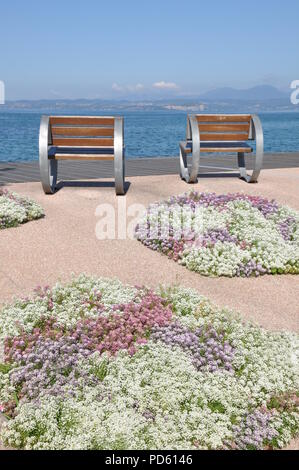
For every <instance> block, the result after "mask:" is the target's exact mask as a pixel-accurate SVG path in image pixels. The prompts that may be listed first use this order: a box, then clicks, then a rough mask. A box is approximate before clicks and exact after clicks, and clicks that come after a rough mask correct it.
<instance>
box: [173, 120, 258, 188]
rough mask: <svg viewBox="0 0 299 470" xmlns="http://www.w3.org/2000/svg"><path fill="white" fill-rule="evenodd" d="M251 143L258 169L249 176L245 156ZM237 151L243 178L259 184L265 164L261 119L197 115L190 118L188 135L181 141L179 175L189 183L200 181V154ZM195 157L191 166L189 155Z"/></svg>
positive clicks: (249, 149) (250, 149)
mask: <svg viewBox="0 0 299 470" xmlns="http://www.w3.org/2000/svg"><path fill="white" fill-rule="evenodd" d="M249 140H256V149H257V151H256V159H255V168H254V171H253V173H252V175H251V176H249V175H247V172H246V167H245V159H244V154H245V153H246V154H249V153H252V152H253V148H252V147H251V146H250V145H248V143H247V142H248V141H249ZM202 152H208V153H223V152H235V153H237V154H238V163H239V169H240V176H241V178H242V179H245V180H246V181H248V182H257V179H258V176H259V173H260V170H261V168H262V161H263V131H262V126H261V123H260V120H259V118H258V117H257V116H256V115H253V116H251V115H249V114H241V115H240V114H198V115H190V116H188V121H187V135H186V140H185V141H184V142H180V174H181V178H182V179H184V180H186V181H187V182H188V183H195V182H196V181H197V176H198V170H199V162H200V154H201V153H202ZM190 154H192V166H191V168H190V167H189V166H188V162H187V159H186V156H187V155H190Z"/></svg>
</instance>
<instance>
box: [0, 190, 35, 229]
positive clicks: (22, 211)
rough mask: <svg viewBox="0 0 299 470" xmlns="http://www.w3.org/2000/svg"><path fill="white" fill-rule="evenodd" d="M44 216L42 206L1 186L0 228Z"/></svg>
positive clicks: (14, 225) (15, 225)
mask: <svg viewBox="0 0 299 470" xmlns="http://www.w3.org/2000/svg"><path fill="white" fill-rule="evenodd" d="M43 216H44V211H43V209H42V207H41V206H40V205H39V204H37V203H36V202H34V201H32V200H31V199H29V198H27V197H22V196H19V195H18V194H17V193H14V192H10V191H7V189H1V188H0V230H1V229H5V228H10V227H17V226H18V225H20V224H23V223H25V222H28V221H29V220H34V219H40V218H41V217H43Z"/></svg>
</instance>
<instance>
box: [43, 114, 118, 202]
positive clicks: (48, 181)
mask: <svg viewBox="0 0 299 470" xmlns="http://www.w3.org/2000/svg"><path fill="white" fill-rule="evenodd" d="M53 117H54V116H53ZM59 117H60V116H59ZM65 117H66V118H72V117H73V116H65ZM76 117H79V116H76ZM82 117H85V116H82ZM97 117H98V116H92V118H97ZM103 117H104V118H106V116H103ZM52 148H53V142H52V131H51V123H50V116H42V117H41V123H40V131H39V167H40V176H41V183H42V187H43V190H44V192H45V193H46V194H53V193H54V192H55V188H56V183H57V173H58V160H59V158H55V157H54V158H53V157H52V156H51V153H50V151H51V149H52ZM72 148H74V147H67V150H68V151H71V150H72ZM79 148H85V147H83V146H82V145H81V146H80V147H79ZM88 148H89V147H88ZM111 148H112V149H113V151H114V153H113V155H112V154H111V157H113V156H114V157H113V158H110V159H113V160H114V177H115V192H116V194H117V195H124V194H125V187H124V185H125V147H124V120H123V117H119V116H117V117H114V147H111ZM89 149H91V148H89ZM76 150H78V147H76ZM92 150H93V151H94V152H93V153H92V154H89V155H88V157H89V158H88V159H89V160H91V159H94V160H102V159H103V158H101V153H103V149H101V151H100V149H97V148H96V147H92ZM78 157H79V158H78V159H80V160H81V161H84V156H81V157H80V154H78ZM70 159H71V158H70ZM76 160H77V158H76Z"/></svg>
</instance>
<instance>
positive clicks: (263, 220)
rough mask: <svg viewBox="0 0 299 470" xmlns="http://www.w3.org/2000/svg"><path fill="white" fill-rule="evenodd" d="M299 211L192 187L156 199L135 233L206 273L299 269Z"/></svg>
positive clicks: (246, 273) (257, 273) (294, 271)
mask: <svg viewBox="0 0 299 470" xmlns="http://www.w3.org/2000/svg"><path fill="white" fill-rule="evenodd" d="M298 229H299V215H298V214H297V213H296V212H295V211H293V210H291V209H289V208H287V207H280V206H279V205H278V204H277V202H276V201H274V200H271V201H270V200H268V199H266V198H263V197H260V196H252V195H246V194H241V193H236V194H220V195H217V194H215V193H197V192H191V193H189V194H183V195H180V196H173V197H171V198H170V199H168V200H167V201H162V202H161V203H157V204H152V205H151V206H149V208H148V211H147V214H146V215H145V216H144V217H143V219H142V220H141V221H140V223H139V224H138V225H137V227H136V230H135V234H136V238H137V239H138V240H139V241H141V242H142V243H143V244H144V245H145V246H147V247H148V248H151V249H152V250H154V251H159V252H161V253H163V254H165V255H167V256H168V257H169V258H171V259H173V260H174V261H177V262H179V263H180V264H183V265H184V266H186V267H187V268H188V269H190V270H191V271H196V272H199V273H200V274H203V275H208V276H215V275H216V276H228V277H233V276H244V277H249V276H261V275H264V274H284V273H287V274H297V273H298V272H299V242H298V236H297V235H296V233H297V230H298Z"/></svg>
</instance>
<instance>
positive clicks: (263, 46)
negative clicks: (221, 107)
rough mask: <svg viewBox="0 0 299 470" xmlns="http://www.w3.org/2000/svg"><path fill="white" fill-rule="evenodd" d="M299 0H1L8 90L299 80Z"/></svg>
mask: <svg viewBox="0 0 299 470" xmlns="http://www.w3.org/2000/svg"><path fill="white" fill-rule="evenodd" d="M298 21H299V1H298V0H284V1H281V0H272V1H268V0H250V1H249V2H247V1H241V0H222V1H220V0H210V1H201V0H181V1H178V0H159V1H157V0H149V1H144V0H138V1H135V0H123V1H119V0H111V1H107V0H105V1H101V0H98V1H95V0H94V1H93V0H85V1H76V0H72V1H69V0H60V1H56V0H51V1H50V2H47V1H45V2H43V1H41V0H38V1H37V0H36V1H35V0H26V1H24V0H23V1H16V0H1V3H0V41H1V43H0V80H3V81H4V82H5V86H6V99H22V98H26V99H35V98H36V99H40V98H113V97H115V98H120V97H125V98H128V97H136V96H138V97H140V98H141V99H142V98H143V97H149V96H161V97H162V96H166V95H167V96H169V95H176V96H177V95H188V94H190V95H191V94H199V93H201V92H204V91H206V90H208V89H212V88H215V87H222V86H232V87H236V88H247V87H250V86H254V85H257V84H265V83H266V84H272V85H275V86H278V87H281V88H287V87H288V86H289V83H290V82H291V81H292V80H295V79H299V27H298Z"/></svg>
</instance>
